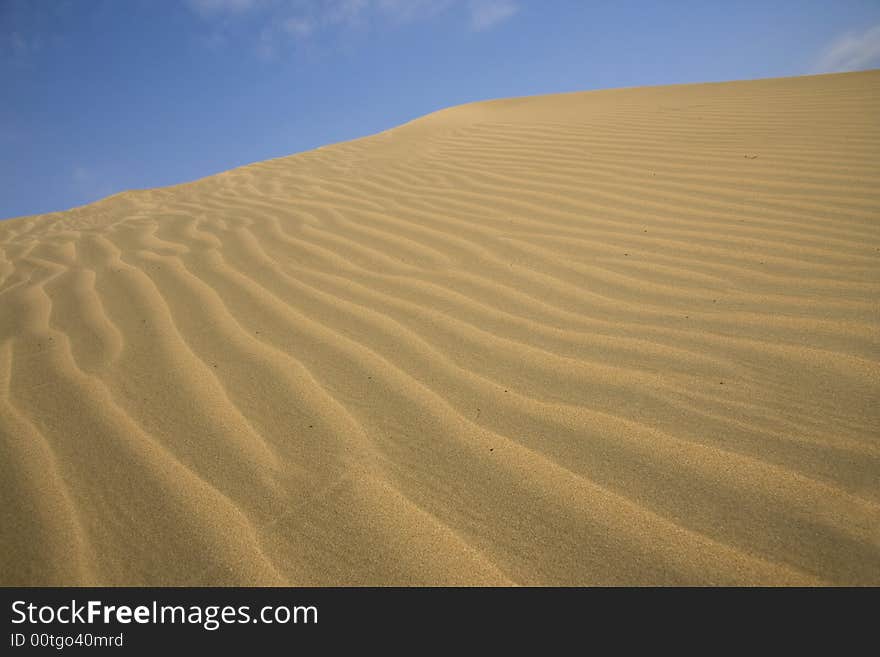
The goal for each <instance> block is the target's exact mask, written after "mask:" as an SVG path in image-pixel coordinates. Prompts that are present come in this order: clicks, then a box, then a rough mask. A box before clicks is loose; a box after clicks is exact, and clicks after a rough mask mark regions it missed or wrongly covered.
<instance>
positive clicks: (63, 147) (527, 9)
mask: <svg viewBox="0 0 880 657" xmlns="http://www.w3.org/2000/svg"><path fill="white" fill-rule="evenodd" d="M876 67H880V2H877V1H876V0H863V1H855V0H854V1H846V0H829V1H826V2H818V1H811V0H792V1H785V0H773V1H771V2H767V1H766V0H764V1H755V2H747V1H741V2H737V1H736V0H727V1H717V2H712V1H711V0H698V1H685V0H681V1H677V0H667V1H660V0H654V1H643V2H635V1H626V0H609V1H601V0H594V1H591V0H543V1H541V0H179V1H175V2H172V1H171V0H94V1H93V0H0V217H12V216H19V215H25V214H34V213H39V212H48V211H53V210H62V209H67V208H70V207H73V206H76V205H82V204H84V203H88V202H91V201H94V200H97V199H99V198H101V197H103V196H107V195H109V194H112V193H115V192H118V191H122V190H125V189H132V188H148V187H157V186H162V185H169V184H175V183H179V182H185V181H188V180H193V179H196V178H200V177H202V176H206V175H210V174H212V173H217V172H220V171H225V170H227V169H230V168H233V167H236V166H239V165H242V164H247V163H249V162H254V161H259V160H264V159H267V158H271V157H278V156H282V155H288V154H290V153H295V152H298V151H303V150H308V149H310V148H314V147H317V146H320V145H323V144H327V143H331V142H337V141H344V140H347V139H352V138H355V137H359V136H363V135H367V134H371V133H375V132H378V131H380V130H384V129H386V128H389V127H392V126H394V125H397V124H400V123H402V122H404V121H408V120H410V119H412V118H415V117H417V116H420V115H422V114H426V113H428V112H431V111H434V110H436V109H439V108H442V107H448V106H450V105H457V104H460V103H464V102H468V101H473V100H482V99H488V98H499V97H508V96H521V95H529V94H544V93H554V92H564V91H577V90H587V89H600V88H607V87H620V86H640V85H653V84H671V83H679V82H701V81H712V80H731V79H745V78H758V77H776V76H786V75H802V74H808V73H817V72H830V71H843V70H858V69H867V68H876Z"/></svg>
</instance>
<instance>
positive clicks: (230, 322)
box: [0, 71, 880, 585]
mask: <svg viewBox="0 0 880 657" xmlns="http://www.w3.org/2000/svg"><path fill="white" fill-rule="evenodd" d="M878 117H880V71H872V72H865V73H853V74H842V75H829V76H817V77H805V78H791V79H777V80H760V81H749V82H733V83H722V84H703V85H687V86H670V87H657V88H640V89H623V90H610V91H598V92H588V93H575V94H565V95H557V96H545V97H534V98H520V99H511V100H501V101H490V102H482V103H476V104H471V105H466V106H461V107H454V108H451V109H447V110H443V111H440V112H437V113H435V114H431V115H429V116H426V117H423V118H421V119H418V120H416V121H413V122H411V123H408V124H406V125H403V126H400V127H398V128H394V129H393V130H389V131H387V132H385V133H382V134H378V135H375V136H372V137H367V138H364V139H359V140H355V141H352V142H347V143H342V144H336V145H333V146H328V147H326V148H321V149H318V150H315V151H312V152H308V153H302V154H299V155H294V156H291V157H286V158H281V159H277V160H271V161H267V162H262V163H258V164H254V165H251V166H246V167H242V168H240V169H236V170H233V171H229V172H227V173H223V174H220V175H216V176H212V177H209V178H205V179H203V180H199V181H197V182H194V183H189V184H185V185H179V186H176V187H169V188H163V189H155V190H146V191H132V192H126V193H123V194H118V195H116V196H113V197H110V198H108V199H105V200H103V201H100V202H98V203H94V204H92V205H89V206H85V207H81V208H77V209H74V210H70V211H67V212H59V213H53V214H46V215H40V216H32V217H23V218H20V219H14V220H9V221H4V222H0V454H2V460H0V463H2V466H0V467H2V476H0V491H2V503H0V531H2V536H0V584H3V585H20V584H24V585H68V584H79V585H254V584H267V585H275V584H291V585H320V584H344V585H367V584H378V585H386V584H389V585H390V584H415V585H419V584H479V585H485V584H488V585H494V584H502V585H506V584H525V585H536V584H549V585H587V584H596V585H607V584H610V585H617V584H651V585H653V584H695V585H703V584H725V585H726V584H875V585H876V584H880V442H878V438H880V405H878V392H880V367H878V360H880V348H878V345H880V331H878V326H880V314H878V311H880V120H878ZM169 157H173V153H169Z"/></svg>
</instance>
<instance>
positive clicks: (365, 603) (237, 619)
mask: <svg viewBox="0 0 880 657" xmlns="http://www.w3.org/2000/svg"><path fill="white" fill-rule="evenodd" d="M863 592H867V593H869V599H866V600H861V601H859V604H858V605H849V606H848V605H847V604H846V602H847V601H851V600H852V598H853V594H854V593H853V591H845V590H842V589H836V590H824V591H818V590H806V589H775V590H760V589H622V588H621V589H587V588H569V589H561V588H553V589H550V588H524V589H504V588H496V589H475V588H473V589H471V588H460V589H459V588H434V589H431V588H419V589H416V588H411V589H405V588H338V589H333V588H252V589H251V588H245V589H242V588H211V589H194V588H149V589H145V588H55V589H32V588H29V589H13V588H7V589H0V595H2V600H3V608H4V611H3V616H4V618H5V628H6V634H5V636H4V637H3V643H4V644H5V648H4V649H2V650H0V654H4V655H6V654H8V655H15V654H18V653H23V652H30V651H34V650H41V651H47V650H54V651H56V652H63V653H66V652H69V651H75V652H82V651H90V652H93V651H99V652H101V653H102V654H110V653H119V652H131V653H134V654H136V653H140V652H143V651H151V652H152V653H153V654H156V651H159V650H173V651H177V650H178V649H180V650H183V649H197V650H200V651H203V650H210V649H222V650H224V651H226V650H233V651H242V650H249V649H254V648H260V647H268V646H276V647H284V646H289V647H291V648H301V647H306V646H310V647H318V648H324V649H329V648H332V647H334V646H336V647H341V646H347V645H351V642H352V641H354V642H355V644H356V645H357V644H358V643H359V642H368V643H369V644H371V645H373V646H380V647H381V646H391V645H397V646H403V647H405V642H406V641H408V640H411V639H409V638H410V637H414V636H418V637H420V639H419V642H420V644H418V645H411V646H409V647H410V648H411V649H412V650H413V651H417V652H422V651H423V650H426V649H428V648H430V647H436V645H437V644H440V643H442V644H446V645H449V643H450V642H452V643H455V642H456V641H465V642H466V641H467V640H470V639H471V638H474V637H479V638H480V639H481V640H482V641H487V640H488V641H489V642H492V643H497V644H499V645H503V644H509V643H511V642H513V643H519V642H521V641H524V640H530V641H537V642H538V644H540V643H541V642H543V641H548V642H550V643H557V642H567V641H574V642H576V643H582V644H584V645H583V648H584V650H586V651H587V652H590V651H591V650H589V649H588V646H587V645H586V644H587V643H593V642H594V641H598V640H609V639H610V640H613V641H614V642H615V645H616V646H617V647H618V648H620V647H622V646H626V645H628V644H631V643H633V642H636V643H638V642H645V641H647V642H652V641H659V642H662V643H665V644H669V643H672V644H676V645H678V644H681V643H682V642H684V643H688V642H689V641H693V639H694V638H695V637H696V636H702V635H703V633H705V632H707V631H714V632H715V637H716V641H717V640H721V641H722V642H723V643H724V644H725V645H728V646H729V645H730V643H731V642H733V643H736V642H739V641H741V640H742V639H743V635H744V634H746V635H754V634H760V633H765V632H770V633H772V634H778V633H779V632H784V631H785V628H786V627H787V625H786V622H790V623H791V628H792V634H793V635H796V636H798V637H800V638H804V637H809V636H811V632H815V631H816V630H818V629H820V628H826V629H827V628H829V627H830V623H831V621H833V620H841V619H842V620H843V622H844V623H845V624H846V625H848V626H849V627H848V628H847V630H846V631H847V634H848V635H849V636H852V635H853V632H855V631H858V630H859V628H861V629H862V630H864V629H866V628H867V627H870V626H871V624H872V621H871V619H870V616H871V610H872V609H876V605H875V604H873V602H876V598H877V595H876V589H875V590H873V591H868V590H865V591H863ZM863 620H864V623H863ZM548 645H549V644H548ZM462 647H463V648H464V647H466V646H465V645H462ZM223 654H226V652H224V653H223ZM234 654H238V653H237V652H236V653H234Z"/></svg>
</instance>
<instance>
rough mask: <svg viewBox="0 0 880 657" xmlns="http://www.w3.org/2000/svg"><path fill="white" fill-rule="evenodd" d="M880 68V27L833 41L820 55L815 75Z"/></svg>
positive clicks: (851, 33)
mask: <svg viewBox="0 0 880 657" xmlns="http://www.w3.org/2000/svg"><path fill="white" fill-rule="evenodd" d="M877 67H880V25H875V26H873V27H871V28H869V29H868V30H866V31H864V32H850V33H848V34H844V35H843V36H841V37H839V38H837V39H835V40H834V41H833V42H831V43H830V44H829V45H828V46H827V47H826V48H825V49H824V50H823V51H822V53H821V54H820V56H819V58H818V60H817V62H816V65H815V66H814V68H813V70H814V72H816V73H834V72H840V71H861V70H865V69H869V68H877Z"/></svg>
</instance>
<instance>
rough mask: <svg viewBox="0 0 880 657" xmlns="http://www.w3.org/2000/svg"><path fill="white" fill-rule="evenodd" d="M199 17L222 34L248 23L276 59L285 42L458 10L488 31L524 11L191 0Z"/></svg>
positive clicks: (484, 2) (351, 0)
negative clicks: (323, 33) (333, 31)
mask: <svg viewBox="0 0 880 657" xmlns="http://www.w3.org/2000/svg"><path fill="white" fill-rule="evenodd" d="M188 3H189V7H190V8H191V9H192V10H193V12H194V13H196V14H197V15H199V16H200V17H201V18H202V19H204V20H206V21H208V22H209V24H211V25H212V26H213V27H214V28H215V29H216V30H218V31H219V32H220V34H222V35H223V38H221V36H218V35H214V36H212V37H211V38H210V40H209V41H210V43H212V44H215V45H216V44H217V43H220V42H223V41H225V40H226V39H225V35H226V33H227V32H229V31H231V30H234V29H235V28H236V27H237V26H238V25H239V24H247V25H249V26H250V27H251V28H252V29H255V30H256V31H255V32H253V33H252V34H254V35H255V36H256V41H257V45H256V48H257V52H258V53H259V54H260V55H261V56H262V57H264V58H266V59H273V58H274V57H275V56H276V55H277V54H278V52H279V50H280V48H281V47H282V46H283V45H284V44H285V43H286V42H290V41H293V42H302V41H304V40H307V39H309V38H311V37H313V36H315V35H317V34H318V33H322V32H329V31H332V30H336V31H339V30H354V29H360V28H365V27H374V28H375V27H381V26H382V25H383V24H384V25H392V26H401V25H404V24H408V23H413V22H417V21H425V20H429V19H432V18H434V17H437V16H439V15H441V14H444V13H446V12H448V11H449V10H451V9H453V8H455V7H459V8H460V11H461V12H463V17H464V19H465V20H466V24H467V25H469V27H470V28H471V29H473V30H476V31H482V30H488V29H490V28H492V27H494V26H496V25H498V24H499V23H501V22H503V21H505V20H507V19H509V18H511V17H513V16H514V15H515V14H516V13H517V12H518V11H519V5H518V4H517V3H516V2H514V0H188Z"/></svg>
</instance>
